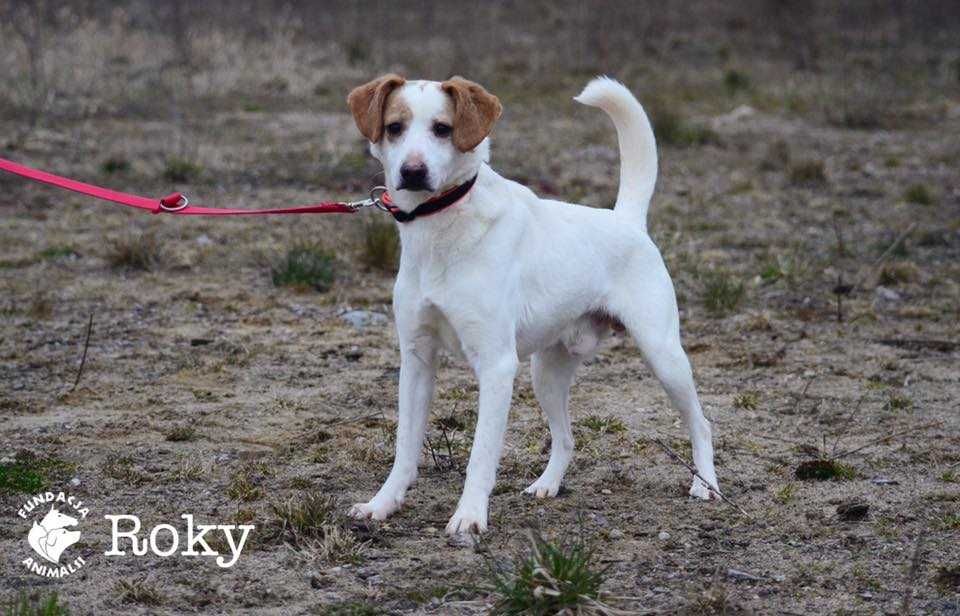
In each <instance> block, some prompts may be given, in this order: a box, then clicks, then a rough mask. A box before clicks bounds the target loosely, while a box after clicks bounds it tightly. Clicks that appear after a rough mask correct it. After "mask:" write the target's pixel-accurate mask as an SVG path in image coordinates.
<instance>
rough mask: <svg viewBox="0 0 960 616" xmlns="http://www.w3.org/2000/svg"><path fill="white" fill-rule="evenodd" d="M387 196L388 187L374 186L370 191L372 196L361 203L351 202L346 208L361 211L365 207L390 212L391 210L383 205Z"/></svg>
mask: <svg viewBox="0 0 960 616" xmlns="http://www.w3.org/2000/svg"><path fill="white" fill-rule="evenodd" d="M385 194H387V187H386V186H374V187H373V188H371V189H370V196H369V197H367V198H366V199H361V200H360V201H350V202H348V203H346V206H347V207H348V208H350V209H351V210H353V211H355V212H356V211H357V210H361V209H363V208H365V207H376V208H377V209H380V210H383V211H384V212H388V211H389V210H388V209H387V207H386V206H385V205H384V204H383V196H384V195H385Z"/></svg>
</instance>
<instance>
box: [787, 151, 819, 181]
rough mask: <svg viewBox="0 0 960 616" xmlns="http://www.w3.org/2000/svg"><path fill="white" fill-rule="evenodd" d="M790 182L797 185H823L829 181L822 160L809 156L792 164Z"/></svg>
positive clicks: (789, 172)
mask: <svg viewBox="0 0 960 616" xmlns="http://www.w3.org/2000/svg"><path fill="white" fill-rule="evenodd" d="M788 175H789V178H790V183H791V184H794V185H797V186H821V185H823V184H826V183H827V171H826V168H825V167H824V165H823V161H822V160H817V159H812V158H807V159H804V160H800V161H797V162H795V163H793V164H792V165H790V169H789V171H788Z"/></svg>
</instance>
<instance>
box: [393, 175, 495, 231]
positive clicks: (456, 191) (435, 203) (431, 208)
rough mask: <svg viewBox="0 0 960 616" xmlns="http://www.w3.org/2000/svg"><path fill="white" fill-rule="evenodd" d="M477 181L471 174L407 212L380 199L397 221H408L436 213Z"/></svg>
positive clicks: (464, 193) (460, 197) (467, 190)
mask: <svg viewBox="0 0 960 616" xmlns="http://www.w3.org/2000/svg"><path fill="white" fill-rule="evenodd" d="M476 181H477V176H473V177H472V178H470V179H469V180H467V181H466V182H464V183H463V184H460V185H458V186H454V187H453V188H451V189H450V190H448V191H447V192H445V193H443V194H440V195H437V196H436V197H434V198H432V199H428V200H426V201H424V202H423V203H421V204H420V205H418V206H417V207H415V208H413V210H411V211H409V212H404V211H403V210H401V209H400V208H398V207H397V206H395V205H394V204H393V202H392V201H388V200H384V201H382V203H383V205H384V207H386V208H387V211H388V212H390V214H392V215H393V217H394V219H395V220H396V221H397V222H410V221H412V220H414V219H416V218H420V217H421V216H429V215H430V214H436V213H437V212H439V211H440V210H444V209H446V208H448V207H450V206H451V205H453V204H454V203H456V202H457V201H459V200H460V199H463V198H464V197H465V196H466V195H467V193H468V192H470V189H471V188H473V185H474V183H475V182H476Z"/></svg>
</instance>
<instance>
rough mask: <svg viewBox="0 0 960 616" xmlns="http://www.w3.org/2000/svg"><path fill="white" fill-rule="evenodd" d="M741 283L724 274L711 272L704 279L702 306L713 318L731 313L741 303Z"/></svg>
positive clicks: (744, 289)
mask: <svg viewBox="0 0 960 616" xmlns="http://www.w3.org/2000/svg"><path fill="white" fill-rule="evenodd" d="M744 295H746V288H745V287H744V284H743V281H741V280H739V279H737V278H735V277H734V276H732V275H731V274H728V273H726V272H711V273H708V274H707V275H706V276H705V277H704V284H703V305H704V306H705V307H706V309H707V311H709V312H710V313H711V314H713V315H714V316H721V315H724V314H727V313H729V312H732V311H733V310H735V309H736V308H737V307H738V306H739V305H740V302H742V301H743V297H744Z"/></svg>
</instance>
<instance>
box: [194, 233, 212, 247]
mask: <svg viewBox="0 0 960 616" xmlns="http://www.w3.org/2000/svg"><path fill="white" fill-rule="evenodd" d="M212 243H213V240H212V239H210V236H209V235H207V234H206V233H202V234H201V235H200V236H198V237H197V245H199V246H209V245H210V244H212Z"/></svg>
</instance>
